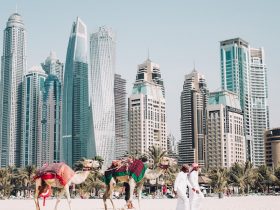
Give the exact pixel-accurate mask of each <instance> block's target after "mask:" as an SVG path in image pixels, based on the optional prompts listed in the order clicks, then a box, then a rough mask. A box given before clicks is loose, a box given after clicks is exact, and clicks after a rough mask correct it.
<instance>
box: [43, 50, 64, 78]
mask: <svg viewBox="0 0 280 210" xmlns="http://www.w3.org/2000/svg"><path fill="white" fill-rule="evenodd" d="M41 66H42V68H43V69H44V71H45V72H46V74H47V75H50V74H51V75H55V76H57V78H58V79H59V81H60V82H63V63H61V62H60V61H59V60H58V59H57V57H56V53H55V52H53V51H51V53H50V55H49V56H48V57H47V59H46V60H45V62H44V63H41Z"/></svg>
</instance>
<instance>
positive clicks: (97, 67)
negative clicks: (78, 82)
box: [89, 27, 116, 167]
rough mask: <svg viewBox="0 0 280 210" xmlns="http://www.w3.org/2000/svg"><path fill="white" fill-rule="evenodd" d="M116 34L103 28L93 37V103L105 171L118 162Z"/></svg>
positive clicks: (97, 152)
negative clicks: (114, 160)
mask: <svg viewBox="0 0 280 210" xmlns="http://www.w3.org/2000/svg"><path fill="white" fill-rule="evenodd" d="M115 45H116V43H115V34H114V33H113V31H112V30H111V29H110V28H107V27H100V28H99V31H98V32H96V33H93V34H91V37H90V82H89V86H90V101H91V108H92V111H91V112H92V117H93V125H92V126H91V127H92V128H91V129H92V130H94V139H93V141H95V142H94V143H93V144H92V145H95V147H96V148H95V149H96V155H99V156H101V157H103V158H104V167H107V166H109V164H110V163H111V161H112V160H113V159H114V158H115V140H116V139H115V101H114V76H115Z"/></svg>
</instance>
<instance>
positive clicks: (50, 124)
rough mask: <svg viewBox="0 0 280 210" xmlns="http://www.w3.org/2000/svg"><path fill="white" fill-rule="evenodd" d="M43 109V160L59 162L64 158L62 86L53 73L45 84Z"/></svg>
mask: <svg viewBox="0 0 280 210" xmlns="http://www.w3.org/2000/svg"><path fill="white" fill-rule="evenodd" d="M42 109H43V114H42V117H43V119H42V148H43V152H42V160H43V162H45V163H46V162H47V163H54V162H55V163H57V162H60V161H61V159H62V154H61V150H62V142H61V130H62V129H61V126H62V125H61V117H62V113H61V111H62V86H61V81H60V80H59V79H58V77H57V76H55V75H53V74H50V75H48V77H47V78H46V81H45V84H44V94H43V108H42Z"/></svg>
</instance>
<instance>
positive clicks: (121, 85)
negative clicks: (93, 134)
mask: <svg viewBox="0 0 280 210" xmlns="http://www.w3.org/2000/svg"><path fill="white" fill-rule="evenodd" d="M114 97H115V130H116V147H115V154H116V158H119V157H121V156H123V155H124V154H125V153H126V152H128V127H127V126H128V124H127V107H126V102H127V98H126V80H125V79H123V78H121V75H119V74H115V82H114Z"/></svg>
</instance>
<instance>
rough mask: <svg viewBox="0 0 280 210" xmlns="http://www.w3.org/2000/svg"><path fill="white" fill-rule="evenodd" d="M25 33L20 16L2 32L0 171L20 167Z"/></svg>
mask: <svg viewBox="0 0 280 210" xmlns="http://www.w3.org/2000/svg"><path fill="white" fill-rule="evenodd" d="M25 48H26V31H25V27H24V23H23V19H22V17H21V15H20V14H18V13H14V14H12V15H11V16H10V17H9V19H8V22H7V26H6V28H5V30H4V39H3V56H2V57H1V64H2V65H1V82H0V167H6V166H8V165H17V166H19V165H20V141H21V129H20V127H21V112H22V110H21V106H22V101H21V98H22V79H23V75H24V74H25V71H26V49H25Z"/></svg>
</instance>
